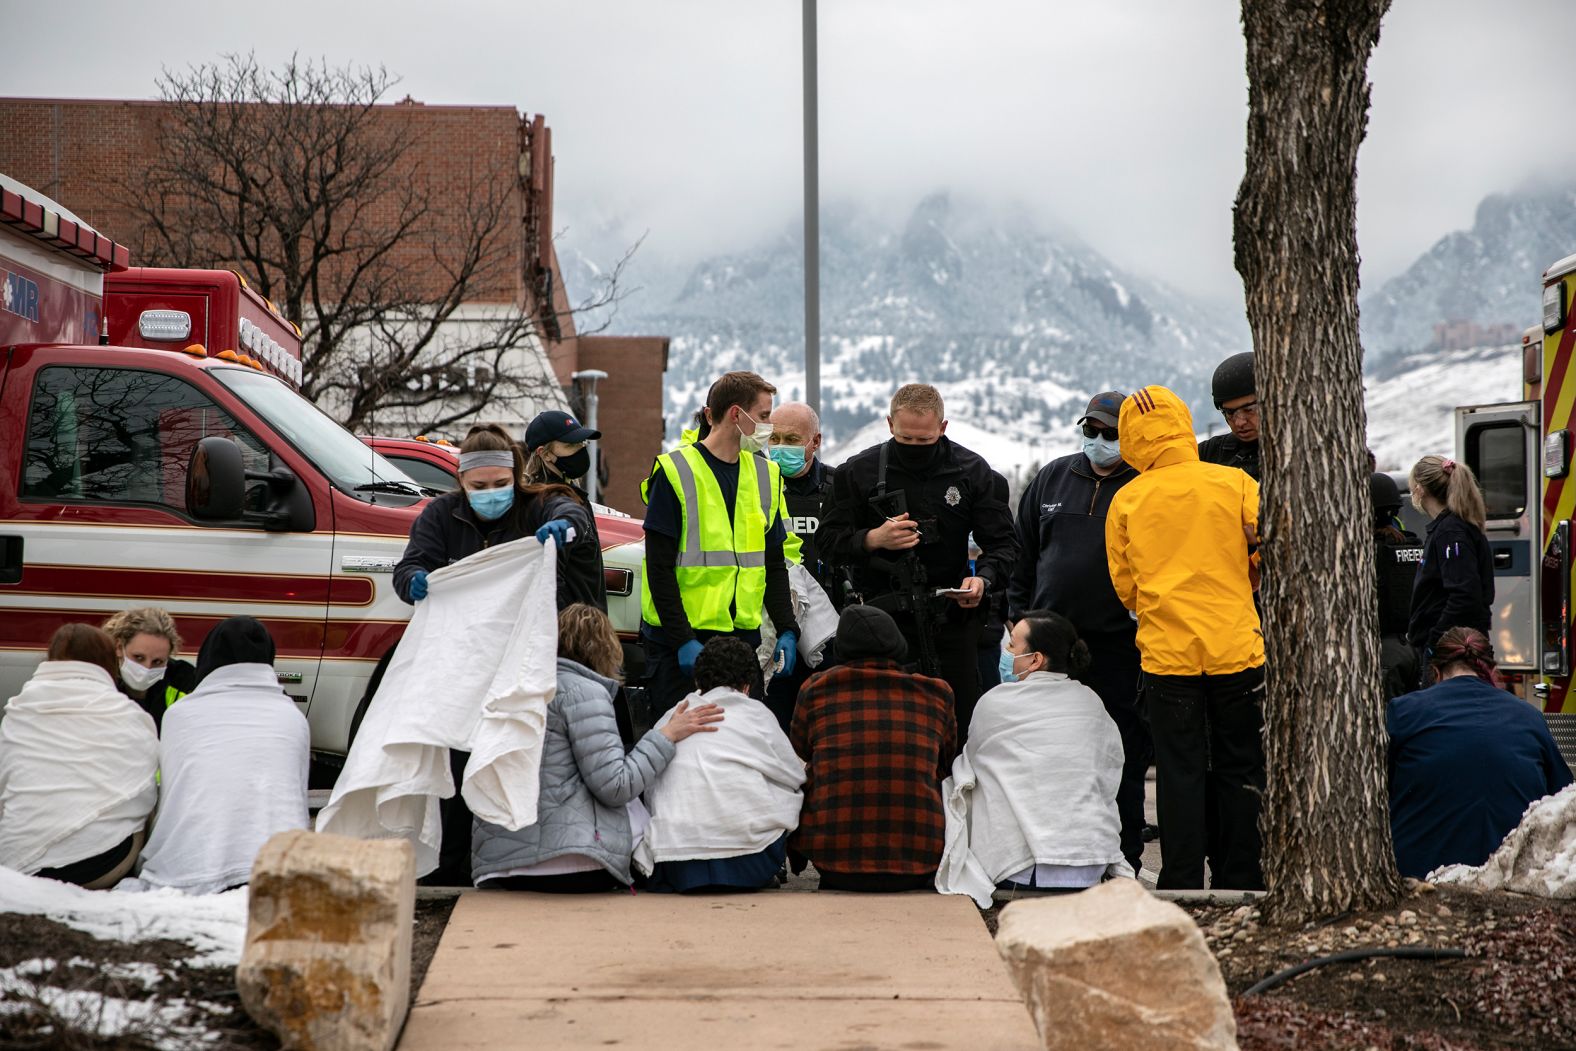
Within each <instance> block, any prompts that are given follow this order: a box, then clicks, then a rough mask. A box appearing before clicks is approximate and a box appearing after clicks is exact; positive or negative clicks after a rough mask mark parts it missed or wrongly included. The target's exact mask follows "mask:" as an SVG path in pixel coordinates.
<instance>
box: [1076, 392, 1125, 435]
mask: <svg viewBox="0 0 1576 1051" xmlns="http://www.w3.org/2000/svg"><path fill="white" fill-rule="evenodd" d="M1126 399H1127V395H1125V394H1123V393H1122V392H1121V391H1119V390H1108V391H1106V392H1105V393H1104V394H1096V395H1095V396H1094V397H1092V398H1090V399H1089V407H1088V408H1087V409H1085V410H1084V414H1083V415H1082V416H1080V417H1079V418H1078V419H1077V420H1076V421H1075V424H1074V425H1075V426H1076V425H1077V424H1079V423H1083V422H1084V420H1094V421H1095V422H1096V423H1103V424H1105V426H1107V427H1115V426H1116V421H1117V419H1118V418H1119V417H1120V416H1121V415H1122V402H1123V401H1125V400H1126Z"/></svg>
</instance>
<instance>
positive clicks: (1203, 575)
mask: <svg viewBox="0 0 1576 1051" xmlns="http://www.w3.org/2000/svg"><path fill="white" fill-rule="evenodd" d="M1118 431H1119V432H1120V433H1121V436H1122V459H1124V460H1126V461H1127V462H1128V463H1130V464H1132V465H1133V466H1134V467H1136V468H1137V469H1138V471H1139V475H1138V477H1137V478H1135V479H1133V480H1132V481H1130V482H1128V483H1127V484H1126V485H1125V486H1123V487H1122V489H1121V491H1120V492H1118V493H1117V494H1116V496H1115V497H1114V498H1113V499H1112V501H1111V509H1110V512H1109V513H1108V514H1107V515H1106V519H1105V552H1106V560H1107V562H1108V563H1109V565H1110V569H1111V583H1112V584H1114V585H1115V586H1116V594H1117V597H1119V598H1120V599H1121V600H1122V604H1123V605H1124V606H1126V607H1127V608H1128V609H1130V610H1133V611H1135V612H1136V613H1137V614H1138V649H1139V653H1140V654H1141V656H1142V663H1143V668H1144V671H1146V672H1148V673H1149V674H1151V675H1229V674H1231V673H1232V672H1239V671H1243V670H1245V669H1247V668H1255V667H1258V666H1259V665H1261V664H1263V663H1264V636H1263V635H1262V634H1261V633H1260V630H1259V615H1258V612H1257V610H1255V609H1254V606H1253V586H1252V584H1251V583H1250V582H1249V579H1248V565H1249V559H1250V556H1249V554H1248V539H1247V536H1246V535H1245V534H1244V533H1243V527H1244V526H1246V527H1248V528H1249V529H1250V531H1251V532H1252V533H1253V535H1255V536H1257V535H1258V521H1259V483H1258V482H1255V481H1254V480H1253V479H1252V478H1251V477H1249V475H1248V474H1247V472H1246V471H1242V470H1239V469H1237V468H1235V467H1224V466H1221V465H1220V464H1212V463H1200V462H1199V458H1198V442H1197V440H1196V439H1195V438H1194V436H1193V416H1192V414H1191V413H1189V412H1188V409H1187V406H1186V405H1185V404H1183V402H1182V399H1180V398H1178V397H1177V396H1176V395H1175V394H1173V393H1172V392H1171V391H1169V390H1167V389H1166V388H1164V387H1144V388H1142V389H1140V390H1138V391H1137V392H1135V393H1134V394H1132V395H1130V396H1129V397H1128V398H1127V400H1125V401H1123V402H1122V413H1121V417H1120V419H1119V423H1118ZM1252 557H1257V556H1252Z"/></svg>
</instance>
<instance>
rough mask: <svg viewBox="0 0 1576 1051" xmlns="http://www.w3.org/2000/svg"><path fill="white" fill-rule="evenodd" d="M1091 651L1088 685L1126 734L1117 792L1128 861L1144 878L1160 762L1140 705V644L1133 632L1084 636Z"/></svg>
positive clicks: (1123, 844) (1125, 856) (1120, 730)
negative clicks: (1148, 782) (1151, 790)
mask: <svg viewBox="0 0 1576 1051" xmlns="http://www.w3.org/2000/svg"><path fill="white" fill-rule="evenodd" d="M1083 640H1084V643H1085V644H1086V645H1087V646H1088V647H1089V657H1090V661H1089V670H1088V672H1086V673H1085V674H1084V677H1083V681H1084V684H1085V685H1086V686H1088V687H1089V688H1090V689H1091V690H1093V691H1094V692H1095V693H1097V694H1099V695H1100V700H1101V701H1102V702H1103V703H1104V704H1105V711H1106V714H1107V715H1109V716H1110V717H1111V721H1112V722H1114V723H1115V724H1116V729H1117V732H1119V733H1120V734H1121V735H1122V755H1123V757H1124V758H1123V761H1122V781H1121V784H1120V786H1118V788H1117V790H1116V812H1117V815H1118V816H1119V817H1120V818H1121V820H1122V856H1123V857H1124V858H1126V859H1127V863H1128V864H1129V865H1131V866H1133V875H1135V876H1136V875H1138V871H1139V869H1141V868H1143V864H1144V775H1145V774H1146V773H1148V771H1149V764H1150V763H1151V762H1152V761H1153V759H1154V745H1153V742H1151V741H1150V739H1149V724H1148V722H1146V721H1145V719H1144V715H1143V712H1142V711H1140V710H1139V705H1138V672H1139V665H1138V645H1137V643H1135V642H1134V641H1133V634H1132V633H1130V632H1127V633H1121V634H1116V635H1104V634H1095V633H1090V634H1088V635H1085V636H1083Z"/></svg>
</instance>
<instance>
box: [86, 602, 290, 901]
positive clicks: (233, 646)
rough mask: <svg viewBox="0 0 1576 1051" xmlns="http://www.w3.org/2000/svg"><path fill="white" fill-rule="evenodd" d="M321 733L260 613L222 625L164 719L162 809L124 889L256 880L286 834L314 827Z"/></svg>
mask: <svg viewBox="0 0 1576 1051" xmlns="http://www.w3.org/2000/svg"><path fill="white" fill-rule="evenodd" d="M311 737H312V735H311V731H310V730H309V729H308V727H307V721H306V716H304V715H302V714H301V712H300V710H299V709H297V708H296V706H295V703H294V702H292V701H291V700H290V698H289V696H288V695H287V694H286V693H285V692H284V690H282V689H280V687H279V678H278V676H277V675H276V674H275V672H274V640H273V638H272V636H270V635H269V634H268V629H267V628H265V627H263V625H262V624H261V623H260V622H258V621H256V620H254V619H253V618H251V617H231V618H230V619H229V620H225V621H221V622H220V623H219V624H217V625H216V626H215V627H214V629H213V630H212V631H210V632H209V633H208V637H207V638H206V639H204V640H203V644H202V648H201V649H200V650H199V651H198V655H197V688H196V689H195V690H193V691H192V692H191V693H189V694H187V695H186V697H184V698H183V699H182V700H181V702H180V703H179V704H177V705H174V706H173V707H171V708H170V710H169V711H168V712H167V713H166V714H165V716H164V726H163V735H162V736H161V738H160V739H159V771H160V785H159V809H158V813H157V814H156V815H155V816H154V820H153V833H152V834H151V835H150V836H149V837H148V845H147V847H146V848H144V849H143V852H142V863H141V869H140V871H139V872H138V878H137V879H136V880H135V881H133V880H126V881H123V882H122V884H121V885H120V887H119V888H117V889H122V890H142V889H146V888H148V887H175V888H177V889H179V890H183V891H186V892H188V893H191V894H211V893H215V892H218V891H222V890H228V889H229V888H231V887H237V886H240V885H242V884H244V883H246V882H248V881H249V880H250V879H251V874H252V862H253V861H255V860H256V858H257V852H258V851H259V850H260V849H262V846H263V844H264V843H266V842H267V841H268V838H269V837H270V836H272V835H273V834H274V833H276V832H285V831H288V830H290V829H296V828H306V827H307V795H306V792H307V771H308V768H309V766H310V764H311V748H312V740H311Z"/></svg>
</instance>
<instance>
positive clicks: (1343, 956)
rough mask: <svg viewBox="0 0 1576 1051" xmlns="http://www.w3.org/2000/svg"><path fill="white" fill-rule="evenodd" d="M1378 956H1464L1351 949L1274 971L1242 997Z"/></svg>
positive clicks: (1416, 948)
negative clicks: (1324, 969) (1327, 967)
mask: <svg viewBox="0 0 1576 1051" xmlns="http://www.w3.org/2000/svg"><path fill="white" fill-rule="evenodd" d="M1379 956H1400V957H1403V958H1406V959H1412V960H1458V959H1461V958H1462V957H1464V956H1466V950H1464V949H1431V948H1429V947H1428V946H1426V945H1403V946H1399V947H1397V948H1394V949H1391V948H1386V947H1378V948H1371V949H1351V950H1349V951H1347V952H1338V953H1336V954H1335V955H1333V956H1320V957H1317V958H1315V959H1312V960H1305V961H1304V962H1302V963H1299V964H1298V965H1297V966H1295V967H1288V968H1286V969H1285V970H1284V971H1276V972H1275V973H1274V974H1272V975H1270V976H1269V977H1268V978H1266V979H1264V980H1263V981H1261V982H1259V983H1258V984H1257V985H1252V986H1249V987H1248V990H1247V991H1246V992H1244V993H1243V994H1242V995H1243V996H1252V995H1253V994H1255V993H1263V992H1268V991H1269V990H1271V989H1273V988H1275V987H1276V986H1277V985H1282V984H1284V983H1286V982H1289V981H1291V980H1292V979H1293V978H1295V977H1297V976H1298V975H1299V974H1305V973H1306V972H1308V971H1311V970H1313V969H1314V968H1315V967H1323V966H1324V965H1325V964H1327V963H1351V962H1353V961H1355V960H1369V959H1373V958H1374V957H1379Z"/></svg>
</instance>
